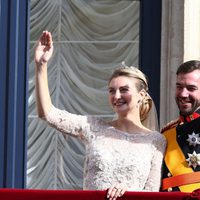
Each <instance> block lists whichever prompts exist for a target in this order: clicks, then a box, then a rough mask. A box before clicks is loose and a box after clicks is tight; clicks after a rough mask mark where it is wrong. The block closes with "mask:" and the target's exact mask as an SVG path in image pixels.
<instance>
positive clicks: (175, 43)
mask: <svg viewBox="0 0 200 200" xmlns="http://www.w3.org/2000/svg"><path fill="white" fill-rule="evenodd" d="M183 56H184V0H163V1H162V43H161V86H160V90H161V91H160V126H161V127H162V126H163V125H164V124H166V123H167V122H169V121H171V120H172V119H175V118H177V116H178V115H179V112H178V109H177V105H176V102H175V99H174V93H175V86H176V69H177V67H178V66H179V65H180V64H181V63H182V62H183Z"/></svg>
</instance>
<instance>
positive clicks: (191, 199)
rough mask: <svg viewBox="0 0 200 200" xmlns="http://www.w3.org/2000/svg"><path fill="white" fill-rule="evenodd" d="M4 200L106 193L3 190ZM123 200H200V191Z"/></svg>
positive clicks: (72, 199) (95, 199) (76, 198)
mask: <svg viewBox="0 0 200 200" xmlns="http://www.w3.org/2000/svg"><path fill="white" fill-rule="evenodd" d="M0 199H2V200H105V199H107V198H106V191H86V190H85V191H83V190H23V189H1V190H0ZM119 199H121V200H147V199H148V200H200V191H199V190H197V191H194V192H193V193H184V192H169V193H167V192H126V193H125V194H124V195H123V196H122V197H121V198H119Z"/></svg>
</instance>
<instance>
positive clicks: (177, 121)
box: [161, 118, 180, 133]
mask: <svg viewBox="0 0 200 200" xmlns="http://www.w3.org/2000/svg"><path fill="white" fill-rule="evenodd" d="M179 123H180V119H179V118H177V119H174V120H172V121H170V122H169V123H167V124H166V125H164V126H163V127H162V128H161V133H163V132H165V131H167V130H169V129H171V128H174V127H176V126H177V125H178V124H179Z"/></svg>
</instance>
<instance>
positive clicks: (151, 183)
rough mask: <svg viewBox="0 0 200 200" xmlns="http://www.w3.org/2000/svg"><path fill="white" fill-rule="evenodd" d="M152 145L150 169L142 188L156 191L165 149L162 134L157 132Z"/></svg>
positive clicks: (159, 183) (158, 187) (159, 181)
mask: <svg viewBox="0 0 200 200" xmlns="http://www.w3.org/2000/svg"><path fill="white" fill-rule="evenodd" d="M154 145H155V151H154V155H153V156H152V162H151V169H150V173H149V177H148V179H147V181H146V184H145V188H144V190H145V191H154V192H157V191H159V189H160V185H161V169H162V163H163V157H164V153H165V149H166V140H165V138H164V136H163V135H162V134H160V133H159V134H158V137H157V138H156V140H155V144H154Z"/></svg>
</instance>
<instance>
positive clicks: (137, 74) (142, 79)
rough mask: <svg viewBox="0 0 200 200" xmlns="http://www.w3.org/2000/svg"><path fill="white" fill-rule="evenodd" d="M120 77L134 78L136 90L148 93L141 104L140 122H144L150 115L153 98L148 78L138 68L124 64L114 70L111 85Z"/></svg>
mask: <svg viewBox="0 0 200 200" xmlns="http://www.w3.org/2000/svg"><path fill="white" fill-rule="evenodd" d="M119 76H126V77H132V78H135V79H137V80H138V81H137V82H136V88H137V90H138V92H139V91H141V90H142V89H144V90H145V91H146V94H145V97H144V98H143V100H142V102H141V104H140V120H141V122H143V121H144V120H145V119H146V118H147V114H148V113H149V111H150V109H151V108H152V98H151V97H150V95H149V94H148V82H147V77H146V76H145V74H144V73H143V72H141V71H140V70H139V69H138V68H136V67H133V66H130V67H129V66H127V65H125V63H124V62H122V65H121V66H120V67H118V68H116V69H115V70H114V72H113V73H112V75H111V77H110V79H109V83H110V81H111V80H112V79H113V78H116V77H119Z"/></svg>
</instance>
